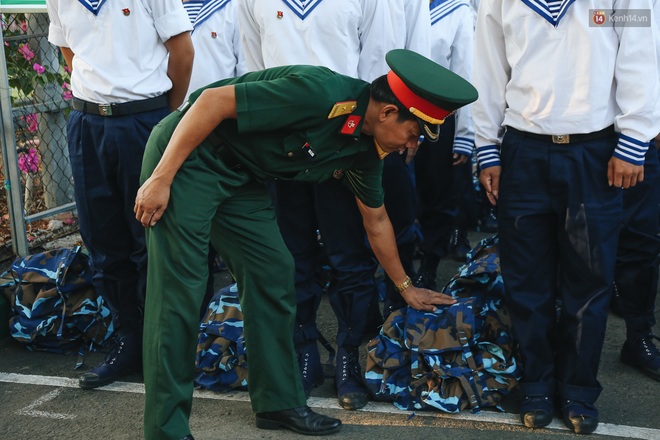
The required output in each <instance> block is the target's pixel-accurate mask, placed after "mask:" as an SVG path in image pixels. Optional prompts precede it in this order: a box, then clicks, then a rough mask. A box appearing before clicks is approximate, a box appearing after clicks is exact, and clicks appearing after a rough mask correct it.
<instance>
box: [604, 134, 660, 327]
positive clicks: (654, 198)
mask: <svg viewBox="0 0 660 440" xmlns="http://www.w3.org/2000/svg"><path fill="white" fill-rule="evenodd" d="M658 153H659V151H658V150H657V149H656V148H655V145H654V143H651V146H650V147H649V150H648V152H647V153H646V158H645V161H644V181H643V182H641V183H638V184H637V185H636V186H634V187H632V188H630V189H627V190H625V191H624V192H623V229H622V230H621V235H620V236H619V248H618V250H617V258H616V272H615V275H614V277H615V281H616V285H617V291H618V292H619V296H620V299H621V310H622V312H623V316H624V318H625V320H626V329H627V332H628V338H632V339H635V338H636V337H638V336H641V335H643V334H646V333H650V331H651V328H652V327H653V326H654V325H655V298H656V296H657V293H658V261H659V259H660V235H659V234H660V227H659V222H658V207H659V205H660V166H659V164H658Z"/></svg>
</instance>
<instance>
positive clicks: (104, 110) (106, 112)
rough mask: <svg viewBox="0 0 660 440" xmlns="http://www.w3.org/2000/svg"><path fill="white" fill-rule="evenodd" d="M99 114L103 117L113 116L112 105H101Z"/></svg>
mask: <svg viewBox="0 0 660 440" xmlns="http://www.w3.org/2000/svg"><path fill="white" fill-rule="evenodd" d="M99 114H100V115H101V116H112V105H110V104H107V105H101V104H99Z"/></svg>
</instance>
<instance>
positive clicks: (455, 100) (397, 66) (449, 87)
mask: <svg viewBox="0 0 660 440" xmlns="http://www.w3.org/2000/svg"><path fill="white" fill-rule="evenodd" d="M385 60H386V61H387V64H388V65H389V66H390V68H391V69H392V71H391V72H390V73H388V75H387V80H388V83H389V85H390V88H392V92H394V95H395V96H396V97H397V98H398V99H399V101H401V103H402V104H403V105H404V106H406V107H407V108H408V109H409V110H410V109H413V110H411V112H412V113H413V114H414V115H415V116H417V117H418V118H419V119H421V120H422V121H424V123H426V124H431V125H436V124H441V123H442V122H443V121H444V119H445V118H446V117H447V116H448V115H450V114H451V113H452V112H453V111H455V110H456V109H458V108H460V107H463V106H464V105H467V104H470V103H471V102H474V101H476V100H477V98H478V96H479V94H478V93H477V89H475V88H474V86H473V85H472V84H470V83H469V82H468V81H467V80H465V79H464V78H462V77H461V76H459V75H457V74H455V73H454V72H452V71H451V70H449V69H446V68H444V67H442V66H441V65H439V64H438V63H436V62H434V61H431V60H430V59H428V58H426V57H424V56H422V55H420V54H418V53H416V52H413V51H411V50H406V49H394V50H391V51H389V52H388V53H387V55H386V56H385Z"/></svg>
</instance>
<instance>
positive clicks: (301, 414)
mask: <svg viewBox="0 0 660 440" xmlns="http://www.w3.org/2000/svg"><path fill="white" fill-rule="evenodd" d="M256 419H257V428H261V429H279V428H286V429H290V430H291V431H294V432H297V433H298V434H303V435H328V434H334V433H335V432H337V431H339V428H341V421H340V420H337V419H333V418H332V417H327V416H324V415H322V414H317V413H315V412H314V411H312V410H311V409H310V408H309V407H308V406H303V407H300V408H293V409H285V410H283V411H272V412H262V413H257V415H256Z"/></svg>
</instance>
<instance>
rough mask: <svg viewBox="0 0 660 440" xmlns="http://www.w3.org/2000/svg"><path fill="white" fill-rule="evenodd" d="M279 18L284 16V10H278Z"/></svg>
mask: <svg viewBox="0 0 660 440" xmlns="http://www.w3.org/2000/svg"><path fill="white" fill-rule="evenodd" d="M277 18H279V19H280V20H281V19H282V18H284V12H282V11H277Z"/></svg>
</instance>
